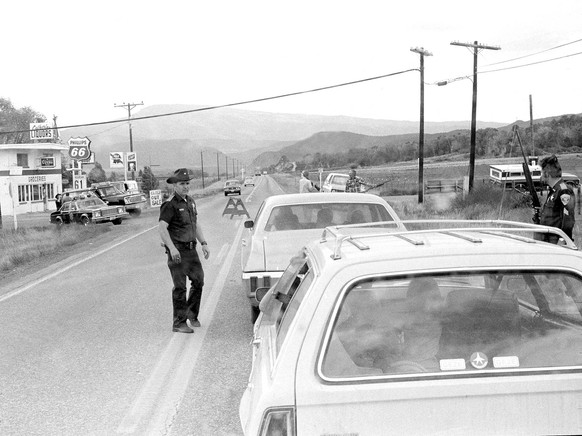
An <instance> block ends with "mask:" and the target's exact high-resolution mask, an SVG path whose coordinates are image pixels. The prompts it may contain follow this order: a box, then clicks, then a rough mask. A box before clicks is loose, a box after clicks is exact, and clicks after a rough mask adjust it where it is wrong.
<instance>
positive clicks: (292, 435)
mask: <svg viewBox="0 0 582 436" xmlns="http://www.w3.org/2000/svg"><path fill="white" fill-rule="evenodd" d="M296 434H297V433H296V430H295V409H294V408H293V407H279V408H275V409H267V410H266V411H265V413H264V415H263V422H262V423H261V431H259V436H296Z"/></svg>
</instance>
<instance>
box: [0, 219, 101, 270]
mask: <svg viewBox="0 0 582 436" xmlns="http://www.w3.org/2000/svg"><path fill="white" fill-rule="evenodd" d="M111 229H112V227H111V226H105V225H95V226H79V225H68V226H60V227H57V226H54V225H50V226H49V225H46V226H37V227H21V228H19V229H18V230H11V229H10V230H5V229H2V230H0V278H1V277H3V276H4V274H6V273H8V272H11V271H13V270H14V269H15V268H16V267H19V266H22V265H23V264H27V263H29V262H31V261H34V260H37V259H39V258H42V257H49V256H54V255H57V254H59V253H66V252H67V251H68V249H70V248H71V247H73V246H75V245H77V244H79V243H80V242H83V241H88V240H92V239H95V238H97V237H99V236H102V235H103V234H105V233H108V232H110V231H111Z"/></svg>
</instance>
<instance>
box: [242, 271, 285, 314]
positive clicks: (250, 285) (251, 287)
mask: <svg viewBox="0 0 582 436" xmlns="http://www.w3.org/2000/svg"><path fill="white" fill-rule="evenodd" d="M282 275H283V271H264V272H263V271H261V272H258V271H253V272H243V273H242V283H243V286H244V289H245V291H246V294H247V297H248V299H249V302H250V303H251V306H255V307H257V306H258V305H259V303H258V302H257V300H255V291H256V290H257V288H266V287H269V288H270V287H271V286H273V285H274V284H275V283H277V281H278V280H279V279H280V278H281V276H282Z"/></svg>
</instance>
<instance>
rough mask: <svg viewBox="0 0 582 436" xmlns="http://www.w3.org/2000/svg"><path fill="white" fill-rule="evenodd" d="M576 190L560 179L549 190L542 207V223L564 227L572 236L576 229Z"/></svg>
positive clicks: (565, 231)
mask: <svg viewBox="0 0 582 436" xmlns="http://www.w3.org/2000/svg"><path fill="white" fill-rule="evenodd" d="M574 203H575V197H574V191H572V189H571V188H569V187H568V185H566V183H564V181H563V180H560V181H559V182H558V183H556V184H555V185H554V186H553V187H551V188H550V190H549V192H548V197H547V198H546V202H545V203H544V207H543V208H542V213H541V220H540V224H542V225H545V226H552V227H557V228H559V229H562V230H563V231H564V233H565V234H566V235H568V236H569V237H570V238H572V230H573V229H574V222H575V216H574V214H575V211H574Z"/></svg>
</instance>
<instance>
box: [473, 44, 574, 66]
mask: <svg viewBox="0 0 582 436" xmlns="http://www.w3.org/2000/svg"><path fill="white" fill-rule="evenodd" d="M580 41H582V39H577V40H576V41H571V42H567V43H565V44H560V45H557V46H555V47H551V48H547V49H545V50H542V51H538V52H536V53H531V54H528V55H525V56H520V57H517V58H513V59H507V60H505V61H500V62H494V63H492V64H487V65H483V66H484V67H491V66H493V65H499V64H505V63H507V62H513V61H517V60H519V59H525V58H529V57H531V56H536V55H539V54H542V53H546V52H548V51H552V50H556V49H558V48H562V47H566V46H567V45H571V44H576V43H577V42H580Z"/></svg>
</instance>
